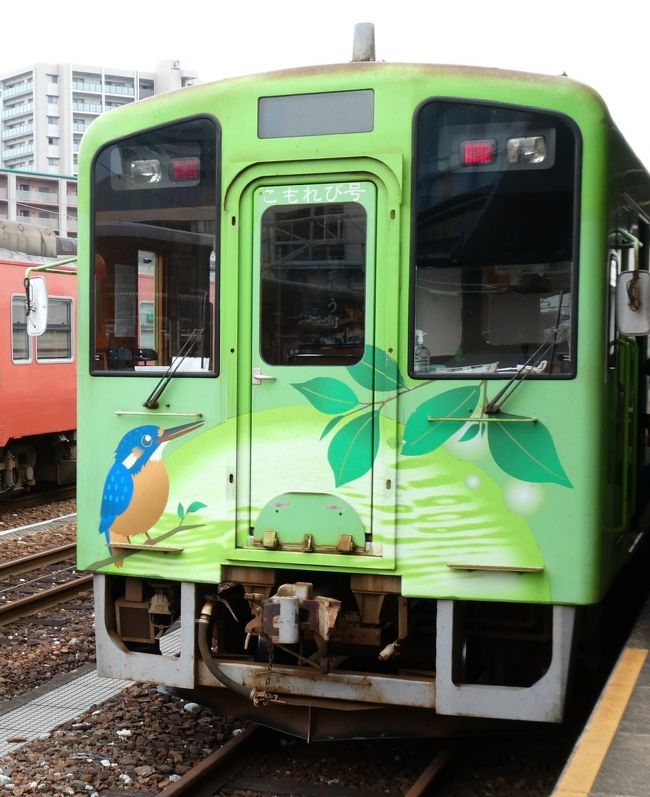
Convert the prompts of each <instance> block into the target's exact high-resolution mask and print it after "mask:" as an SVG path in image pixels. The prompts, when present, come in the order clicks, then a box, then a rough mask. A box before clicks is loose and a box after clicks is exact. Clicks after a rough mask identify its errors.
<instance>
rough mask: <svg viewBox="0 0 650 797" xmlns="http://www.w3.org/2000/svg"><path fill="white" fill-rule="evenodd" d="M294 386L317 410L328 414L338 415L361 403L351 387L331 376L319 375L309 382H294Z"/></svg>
mask: <svg viewBox="0 0 650 797" xmlns="http://www.w3.org/2000/svg"><path fill="white" fill-rule="evenodd" d="M292 387H295V388H296V390H299V391H300V392H301V393H302V394H303V396H305V398H306V399H307V400H308V401H309V403H310V404H311V405H312V406H314V407H316V409H317V410H319V411H320V412H326V413H327V414H328V415H338V414H339V413H341V412H347V411H348V410H352V409H354V408H355V407H357V406H358V405H359V399H358V398H357V397H356V395H355V392H354V390H352V388H351V387H348V385H346V384H345V382H341V381H340V380H339V379H332V378H331V377H329V376H317V377H315V378H314V379H310V380H309V381H307V382H300V383H297V384H293V385H292Z"/></svg>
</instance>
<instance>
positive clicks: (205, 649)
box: [197, 601, 321, 706]
mask: <svg viewBox="0 0 650 797" xmlns="http://www.w3.org/2000/svg"><path fill="white" fill-rule="evenodd" d="M213 608H214V604H213V603H212V601H206V602H205V603H204V604H203V608H202V609H201V616H200V617H199V619H198V620H197V623H198V626H199V629H198V634H197V637H198V643H199V653H200V654H201V659H202V660H203V662H204V664H205V666H206V667H207V668H208V670H210V672H211V673H212V675H214V677H215V678H216V679H217V681H219V683H221V684H223V685H224V686H225V687H227V688H228V689H231V690H232V691H233V692H236V693H237V694H238V695H241V696H242V697H245V698H246V699H247V700H252V699H253V698H254V696H255V690H254V689H253V690H248V689H247V688H246V687H245V686H243V685H242V684H238V683H237V681H234V680H233V679H232V678H230V676H228V675H226V673H225V672H224V671H223V670H222V669H221V667H220V666H219V665H218V664H217V662H216V661H215V659H214V657H213V655H212V650H211V649H210V640H209V639H208V633H209V630H210V626H211V625H212V610H213ZM279 702H281V703H288V704H289V705H293V706H303V701H301V700H299V699H297V698H292V697H289V696H287V695H283V696H282V700H280V701H279ZM318 702H321V701H311V703H312V705H316V703H318Z"/></svg>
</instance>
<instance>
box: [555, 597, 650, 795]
mask: <svg viewBox="0 0 650 797" xmlns="http://www.w3.org/2000/svg"><path fill="white" fill-rule="evenodd" d="M552 797H650V598H649V599H648V600H647V601H646V604H645V606H644V608H643V610H642V611H641V614H640V615H639V618H638V620H637V622H636V624H635V627H634V630H633V632H632V634H631V635H630V637H629V639H628V641H627V644H626V646H625V648H624V649H623V651H622V652H621V655H620V657H619V659H618V662H617V663H616V666H615V667H614V669H613V670H612V674H611V675H610V677H609V679H608V681H607V685H606V686H605V689H604V690H603V693H602V695H601V697H600V699H599V701H598V703H597V704H596V706H595V708H594V710H593V712H592V714H591V716H590V718H589V721H588V723H587V725H586V727H585V730H584V731H583V733H582V734H581V736H580V738H579V739H578V741H577V743H576V746H575V748H574V750H573V753H572V755H571V758H570V759H569V761H568V763H567V765H566V767H565V769H564V772H563V773H562V775H561V776H560V779H559V781H558V783H557V786H556V787H555V790H554V791H553V794H552Z"/></svg>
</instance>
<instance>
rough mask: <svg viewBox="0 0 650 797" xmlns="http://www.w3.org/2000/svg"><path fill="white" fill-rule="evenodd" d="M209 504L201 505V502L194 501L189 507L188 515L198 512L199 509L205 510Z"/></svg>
mask: <svg viewBox="0 0 650 797" xmlns="http://www.w3.org/2000/svg"><path fill="white" fill-rule="evenodd" d="M206 506H207V504H203V503H201V501H192V503H191V504H190V505H189V506H188V507H187V514H188V515H189V514H190V512H198V511H199V509H205V507H206Z"/></svg>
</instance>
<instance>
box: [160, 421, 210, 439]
mask: <svg viewBox="0 0 650 797" xmlns="http://www.w3.org/2000/svg"><path fill="white" fill-rule="evenodd" d="M203 423H204V421H194V422H193V423H184V424H183V425H182V426H174V427H172V428H171V429H165V430H163V433H162V435H161V436H160V437H159V438H158V443H167V442H169V441H170V440H174V439H175V438H176V437H181V435H184V434H187V433H188V432H193V431H194V430H195V429H198V428H200V427H201V426H203Z"/></svg>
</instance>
